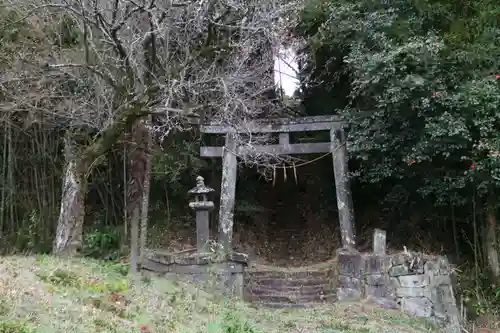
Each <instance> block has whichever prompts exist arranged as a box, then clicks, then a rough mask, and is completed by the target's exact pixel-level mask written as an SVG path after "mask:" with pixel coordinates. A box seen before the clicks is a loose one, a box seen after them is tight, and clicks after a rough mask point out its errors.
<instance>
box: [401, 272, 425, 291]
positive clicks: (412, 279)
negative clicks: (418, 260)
mask: <svg viewBox="0 0 500 333" xmlns="http://www.w3.org/2000/svg"><path fill="white" fill-rule="evenodd" d="M399 283H400V285H401V287H405V288H411V287H417V288H422V287H426V286H428V285H429V283H430V277H429V276H428V275H426V274H417V275H402V276H400V277H399Z"/></svg>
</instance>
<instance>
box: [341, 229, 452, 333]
mask: <svg viewBox="0 0 500 333" xmlns="http://www.w3.org/2000/svg"><path fill="white" fill-rule="evenodd" d="M380 235H381V232H380V231H376V232H375V237H374V243H375V244H374V248H376V249H378V252H377V253H375V252H374V253H354V252H352V251H344V250H339V251H338V253H337V259H338V286H337V295H338V299H339V300H361V299H367V298H368V299H371V300H372V301H374V302H376V303H378V304H379V305H380V306H381V307H386V308H394V309H401V310H402V311H403V312H405V313H407V314H410V315H414V316H418V317H425V318H428V319H429V320H431V321H432V322H435V323H438V324H446V325H447V328H448V331H449V332H457V333H458V332H460V324H459V312H458V308H457V305H456V300H455V296H454V293H453V287H452V279H451V266H450V264H449V262H448V260H447V259H446V257H442V256H428V255H424V254H419V253H410V252H408V251H407V250H406V249H405V251H404V252H403V253H398V254H394V255H389V254H386V253H385V251H381V250H380V249H385V237H382V238H380ZM379 241H383V243H384V245H380V244H379Z"/></svg>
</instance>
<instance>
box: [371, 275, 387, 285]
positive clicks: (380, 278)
mask: <svg viewBox="0 0 500 333" xmlns="http://www.w3.org/2000/svg"><path fill="white" fill-rule="evenodd" d="M365 282H366V284H367V285H369V286H381V285H387V284H388V282H389V281H388V276H387V275H382V274H370V275H366V276H365Z"/></svg>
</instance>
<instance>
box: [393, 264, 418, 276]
mask: <svg viewBox="0 0 500 333" xmlns="http://www.w3.org/2000/svg"><path fill="white" fill-rule="evenodd" d="M410 274H413V272H411V271H410V270H409V269H408V266H407V265H404V264H402V265H396V266H392V267H391V268H390V269H389V276H402V275H410Z"/></svg>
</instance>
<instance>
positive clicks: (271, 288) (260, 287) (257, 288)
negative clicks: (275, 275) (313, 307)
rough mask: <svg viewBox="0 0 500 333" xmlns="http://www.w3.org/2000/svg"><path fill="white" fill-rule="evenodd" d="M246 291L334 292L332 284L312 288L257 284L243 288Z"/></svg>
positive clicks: (277, 292) (303, 293)
mask: <svg viewBox="0 0 500 333" xmlns="http://www.w3.org/2000/svg"><path fill="white" fill-rule="evenodd" d="M245 289H246V290H249V291H253V292H260V293H276V294H279V293H290V294H293V293H296V294H302V295H312V294H319V293H327V292H328V291H331V290H335V289H336V288H335V286H334V285H332V284H318V285H312V286H298V287H297V286H286V285H279V286H269V285H259V284H247V285H246V286H245Z"/></svg>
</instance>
